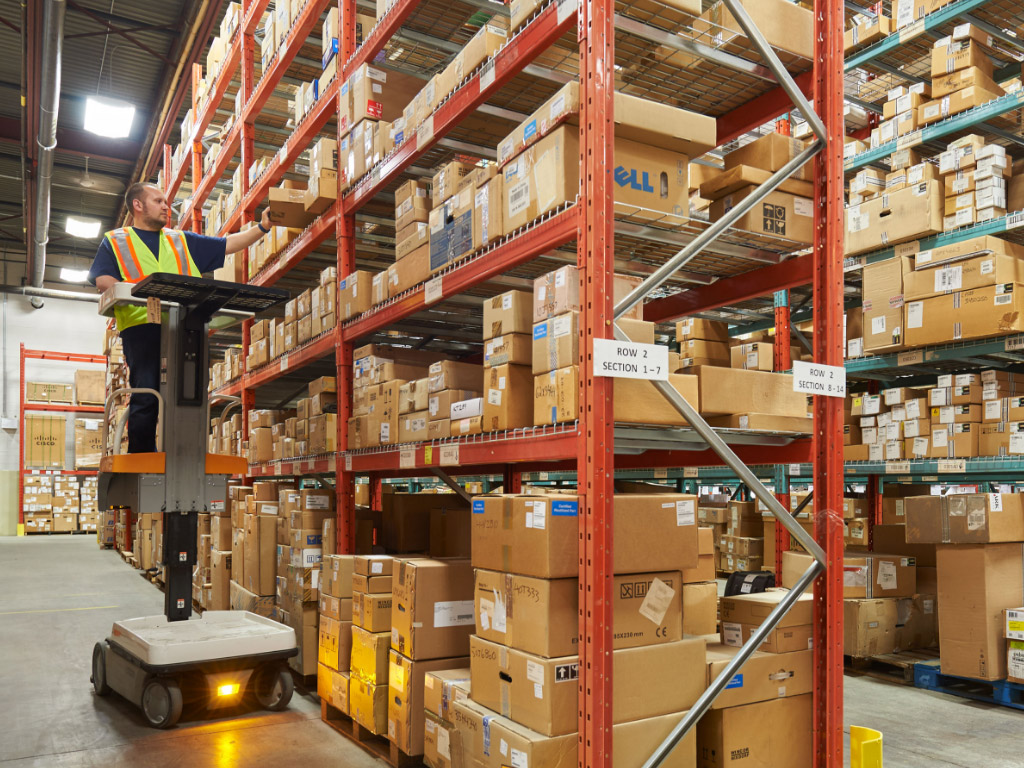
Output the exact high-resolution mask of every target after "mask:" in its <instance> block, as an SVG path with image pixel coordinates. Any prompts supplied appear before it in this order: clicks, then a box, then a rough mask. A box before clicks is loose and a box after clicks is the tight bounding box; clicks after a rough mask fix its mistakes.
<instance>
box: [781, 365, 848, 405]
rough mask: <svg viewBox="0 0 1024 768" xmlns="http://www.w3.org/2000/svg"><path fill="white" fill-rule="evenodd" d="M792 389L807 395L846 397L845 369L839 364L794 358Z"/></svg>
mask: <svg viewBox="0 0 1024 768" xmlns="http://www.w3.org/2000/svg"><path fill="white" fill-rule="evenodd" d="M793 390H794V391H796V392H806V393H807V394H809V395H824V396H825V397H846V369H845V368H843V367H842V366H841V365H822V364H820V363H808V362H805V361H803V360H794V361H793Z"/></svg>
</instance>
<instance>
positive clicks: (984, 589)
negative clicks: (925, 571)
mask: <svg viewBox="0 0 1024 768" xmlns="http://www.w3.org/2000/svg"><path fill="white" fill-rule="evenodd" d="M938 575H939V594H938V598H939V605H940V606H941V611H940V614H939V647H940V648H942V672H943V674H947V675H958V676H960V677H974V678H979V679H982V680H1001V679H1003V678H1004V677H1006V673H1007V667H1006V645H1005V640H1004V638H1003V635H1004V629H1005V620H1004V613H1003V612H1004V611H1005V610H1007V609H1011V608H1016V607H1018V606H1020V605H1021V604H1022V602H1024V587H1022V584H1024V563H1022V558H1021V545H1020V544H1016V543H1014V544H960V545H957V546H952V545H943V546H940V547H939V550H938Z"/></svg>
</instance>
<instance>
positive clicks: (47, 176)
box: [31, 0, 67, 288]
mask: <svg viewBox="0 0 1024 768" xmlns="http://www.w3.org/2000/svg"><path fill="white" fill-rule="evenodd" d="M66 9H67V4H66V2H65V0H47V3H46V9H45V12H44V14H43V64H42V76H41V78H40V82H41V86H40V89H39V135H38V137H37V138H36V143H37V144H38V145H39V166H38V170H37V171H36V215H35V220H36V231H35V236H34V242H35V247H34V248H33V253H32V275H31V283H32V285H34V286H35V287H37V288H39V287H41V286H42V284H43V274H44V272H45V270H46V244H47V242H48V241H49V239H50V181H51V180H52V178H53V152H54V150H55V149H56V147H57V109H58V107H59V106H60V67H61V50H62V49H63V47H64V11H65V10H66Z"/></svg>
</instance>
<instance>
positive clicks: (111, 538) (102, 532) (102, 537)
mask: <svg viewBox="0 0 1024 768" xmlns="http://www.w3.org/2000/svg"><path fill="white" fill-rule="evenodd" d="M98 514H99V522H97V524H96V543H97V544H99V547H100V549H111V548H113V547H114V546H115V544H116V542H117V511H116V510H113V509H104V510H102V511H100V512H99V513H98Z"/></svg>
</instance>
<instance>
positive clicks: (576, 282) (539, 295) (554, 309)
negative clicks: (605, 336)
mask: <svg viewBox="0 0 1024 768" xmlns="http://www.w3.org/2000/svg"><path fill="white" fill-rule="evenodd" d="M640 283H641V280H640V279H639V278H636V277H631V276H629V275H615V277H614V278H613V281H612V286H613V290H614V292H615V297H614V301H616V302H619V301H621V300H622V299H624V298H626V296H628V295H629V294H630V293H631V292H632V291H633V290H634V289H635V288H636V287H637V286H638V285H640ZM579 309H580V276H579V270H578V269H577V268H576V267H574V266H564V267H559V268H558V269H556V270H554V271H552V272H548V273H547V274H545V275H541V276H540V277H538V278H536V279H534V281H533V322H534V323H540V322H542V321H544V320H547V319H549V318H553V317H556V316H558V315H564V314H566V313H567V312H573V311H579ZM623 319H626V320H643V306H641V305H640V304H637V305H636V306H634V307H633V308H631V309H630V310H629V311H628V312H627V313H626V314H625V315H623Z"/></svg>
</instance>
